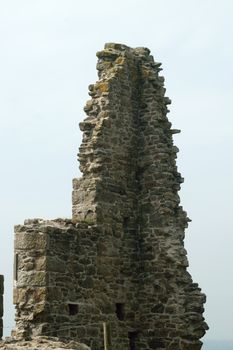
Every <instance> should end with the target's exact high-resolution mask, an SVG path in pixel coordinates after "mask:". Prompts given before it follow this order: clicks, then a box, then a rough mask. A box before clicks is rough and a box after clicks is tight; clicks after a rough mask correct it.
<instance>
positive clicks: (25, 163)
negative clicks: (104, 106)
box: [0, 0, 233, 339]
mask: <svg viewBox="0 0 233 350" xmlns="http://www.w3.org/2000/svg"><path fill="white" fill-rule="evenodd" d="M232 37H233V1H232V0H221V1H219V0H209V1H208V0H143V1H142V0H140V1H139V0H117V1H113V0H98V1H96V0H92V1H91V0H89V1H78V0H0V49H1V51H0V149H1V152H0V164H1V172H0V177H1V179H0V195H1V196H0V198H1V200H0V206H1V208H0V209H1V210H0V213H1V220H0V237H1V241H0V242H1V244H0V273H1V274H4V275H5V289H6V292H5V319H4V322H5V323H4V324H5V327H6V328H5V334H7V333H8V332H9V330H10V328H7V327H12V326H13V325H14V320H13V318H14V316H13V315H14V312H13V307H12V292H11V291H12V265H13V225H14V224H19V223H23V220H24V219H25V218H33V217H43V218H56V217H70V216H71V181H72V178H73V177H77V176H79V170H78V164H77V161H76V153H77V151H78V147H79V145H80V142H81V132H80V131H79V129H78V123H79V122H80V121H81V120H82V119H83V118H84V116H85V115H84V112H83V106H84V104H85V101H86V100H87V98H88V94H87V87H88V85H89V84H90V83H93V82H95V81H96V80H97V74H96V69H95V66H96V56H95V53H96V51H98V50H101V49H102V48H103V46H104V43H105V42H120V43H124V44H127V45H129V46H132V47H137V46H146V47H149V48H150V50H151V53H152V54H153V56H154V57H155V59H156V60H157V61H161V62H162V64H163V69H164V70H163V74H164V76H165V84H166V88H167V96H169V97H170V98H171V99H172V101H173V103H172V105H171V107H170V110H171V113H170V115H169V118H170V121H171V122H172V124H173V127H174V128H178V129H181V130H182V133H181V134H179V135H177V136H175V137H174V141H175V144H176V145H177V146H178V147H179V148H180V153H179V154H178V166H179V171H180V172H181V173H182V175H183V176H184V177H185V183H184V184H183V186H182V191H181V193H180V195H181V201H182V205H183V206H184V208H185V210H186V211H187V212H188V215H189V217H190V218H191V219H192V223H190V226H189V228H188V229H187V231H186V239H185V246H186V248H187V250H188V257H189V262H190V268H189V270H190V272H191V274H192V276H193V279H194V281H195V282H198V283H199V284H200V286H201V287H202V289H203V291H204V292H205V293H206V294H207V304H206V312H205V316H206V319H207V322H208V324H209V326H210V330H209V332H208V334H207V335H206V338H208V339H232V338H233V335H232V325H233V273H232V266H233V254H232V249H233V236H232V228H233V223H232V217H233V212H232V209H233V205H232V201H233V199H232V198H233V163H232V158H233V157H232V153H233V137H232V135H233V121H232V111H233V98H232V92H233V84H232V82H233V74H232V73H233V66H232V63H233V45H232V42H233V40H232Z"/></svg>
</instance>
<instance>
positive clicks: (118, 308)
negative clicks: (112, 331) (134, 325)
mask: <svg viewBox="0 0 233 350" xmlns="http://www.w3.org/2000/svg"><path fill="white" fill-rule="evenodd" d="M124 309H125V305H124V304H122V303H116V315H117V318H118V320H120V321H123V320H124V318H125V310H124Z"/></svg>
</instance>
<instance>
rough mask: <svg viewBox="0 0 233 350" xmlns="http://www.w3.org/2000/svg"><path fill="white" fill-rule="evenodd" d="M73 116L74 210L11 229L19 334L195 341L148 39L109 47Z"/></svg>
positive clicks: (140, 342) (194, 298) (162, 344)
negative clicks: (144, 43)
mask: <svg viewBox="0 0 233 350" xmlns="http://www.w3.org/2000/svg"><path fill="white" fill-rule="evenodd" d="M97 56H98V64H97V69H98V74H99V81H98V82H97V83H96V84H94V85H90V86H89V90H90V92H89V94H90V96H91V100H89V101H87V103H86V106H85V108H84V110H85V112H86V113H87V118H86V119H85V120H84V121H83V122H82V123H80V128H81V130H82V131H83V142H82V145H81V147H80V152H79V162H80V169H81V171H82V173H83V176H82V177H81V178H80V179H74V181H73V188H74V189H73V216H72V219H66V220H64V219H57V220H53V221H44V220H41V219H33V220H26V221H25V224H24V225H23V226H22V225H21V226H16V228H15V293H14V300H15V304H16V329H15V331H14V333H15V335H16V336H18V337H19V336H22V337H30V336H35V335H41V334H45V335H53V336H58V337H60V338H62V337H69V338H74V339H78V340H81V341H82V342H84V343H86V344H87V345H89V346H90V347H91V349H92V350H100V349H103V322H106V323H107V324H108V326H109V328H110V331H109V333H110V335H111V350H120V349H121V350H127V349H130V350H135V349H136V350H152V349H166V350H199V349H201V344H202V343H201V341H200V340H199V339H200V338H201V337H202V336H203V335H204V334H205V330H206V328H207V326H206V324H205V322H204V319H203V316H202V313H203V311H204V309H203V303H204V302H205V295H204V294H202V293H201V291H200V288H198V285H197V284H196V283H193V282H192V278H191V276H190V274H189V273H188V272H187V266H188V262H187V258H186V251H185V249H184V243H183V240H184V230H185V228H186V227H187V223H188V221H189V219H188V218H187V216H186V213H185V212H184V210H183V208H182V207H181V206H180V204H179V202H180V200H179V196H178V191H179V189H180V183H181V182H182V181H183V179H182V177H181V176H180V174H179V173H178V172H177V167H176V162H175V159H176V153H177V151H178V149H177V148H176V147H175V146H174V145H173V140H172V134H174V133H177V132H178V130H174V129H172V128H171V123H170V122H169V121H168V119H167V116H166V114H167V112H168V109H167V105H168V104H169V103H170V100H169V98H167V97H164V94H165V88H164V84H163V82H164V79H163V77H161V76H159V71H160V64H159V63H156V62H155V61H154V59H153V57H152V56H151V55H150V51H149V50H148V49H146V48H136V49H131V48H129V47H127V46H125V45H121V44H106V45H105V49H104V50H103V51H100V52H98V53H97Z"/></svg>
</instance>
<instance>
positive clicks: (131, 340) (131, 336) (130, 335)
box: [128, 331, 138, 350]
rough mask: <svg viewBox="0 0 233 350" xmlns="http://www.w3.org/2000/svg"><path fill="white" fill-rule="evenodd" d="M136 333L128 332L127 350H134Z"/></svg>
mask: <svg viewBox="0 0 233 350" xmlns="http://www.w3.org/2000/svg"><path fill="white" fill-rule="evenodd" d="M137 335H138V332H136V331H134V332H128V338H129V349H130V350H136V338H137Z"/></svg>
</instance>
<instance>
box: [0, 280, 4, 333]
mask: <svg viewBox="0 0 233 350" xmlns="http://www.w3.org/2000/svg"><path fill="white" fill-rule="evenodd" d="M3 293H4V277H3V276H2V275H0V339H1V338H2V335H3V320H2V317H3Z"/></svg>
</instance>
